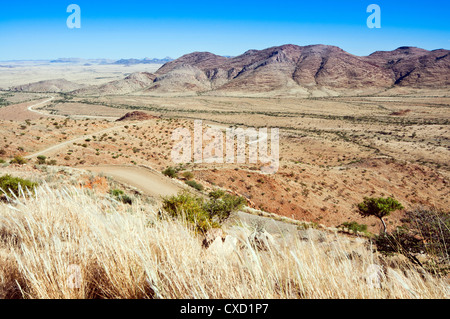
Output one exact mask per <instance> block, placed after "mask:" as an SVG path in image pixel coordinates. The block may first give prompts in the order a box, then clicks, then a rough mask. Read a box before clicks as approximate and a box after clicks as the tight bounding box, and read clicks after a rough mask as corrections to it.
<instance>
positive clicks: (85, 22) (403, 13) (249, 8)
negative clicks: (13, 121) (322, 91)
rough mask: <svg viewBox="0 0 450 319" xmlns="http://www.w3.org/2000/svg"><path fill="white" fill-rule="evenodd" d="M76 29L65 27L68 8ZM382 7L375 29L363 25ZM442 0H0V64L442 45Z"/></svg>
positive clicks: (449, 40)
mask: <svg viewBox="0 0 450 319" xmlns="http://www.w3.org/2000/svg"><path fill="white" fill-rule="evenodd" d="M72 3H74V4H78V5H79V6H80V7H81V29H69V28H67V26H66V19H67V17H68V16H69V13H67V12H66V8H67V6H68V5H69V4H72ZM372 3H374V4H378V5H379V6H380V7H381V29H369V28H368V27H367V25H366V20H367V17H368V16H369V13H367V12H366V8H367V6H368V5H369V4H372ZM449 16H450V1H449V0H441V1H436V0H428V1H416V0H409V1H407V0H368V1H366V0H316V1H311V0H308V1H302V0H295V1H291V0H279V1H274V0H272V1H266V0H257V1H256V0H251V1H246V0H227V1H204V0H191V1H177V0H172V1H164V2H163V1H151V0H147V1H137V0H127V1H92V0H91V1H87V0H69V1H60V0H59V1H45V0H44V1H31V0H30V1H28V0H25V1H2V3H1V4H0V60H3V61H5V60H24V59H54V58H62V57H80V58H111V59H119V58H131V57H134V58H144V57H157V58H162V57H165V56H171V57H173V58H177V57H179V56H181V55H183V54H186V53H190V52H193V51H210V52H213V53H216V54H220V55H238V54H241V53H243V52H245V51H246V50H248V49H263V48H267V47H271V46H275V45H281V44H287V43H292V44H297V45H309V44H319V43H320V44H330V45H336V46H339V47H341V48H342V49H344V50H346V51H348V52H350V53H352V54H356V55H368V54H370V53H372V52H373V51H376V50H393V49H395V48H397V47H399V46H418V47H422V48H425V49H429V50H433V49H439V48H445V49H449V47H450V23H449V21H450V19H449Z"/></svg>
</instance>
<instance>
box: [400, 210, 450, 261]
mask: <svg viewBox="0 0 450 319" xmlns="http://www.w3.org/2000/svg"><path fill="white" fill-rule="evenodd" d="M402 221H403V222H405V226H404V227H405V228H406V229H407V230H408V231H409V232H410V233H411V234H412V235H413V236H415V237H417V238H420V239H421V240H422V241H423V244H424V245H423V248H424V250H425V251H426V252H427V253H428V254H430V255H433V256H438V257H441V258H446V259H447V260H448V259H449V256H450V213H448V212H443V211H436V210H433V209H425V208H418V209H415V210H411V211H407V212H406V218H405V219H403V220H402Z"/></svg>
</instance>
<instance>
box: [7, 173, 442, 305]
mask: <svg viewBox="0 0 450 319" xmlns="http://www.w3.org/2000/svg"><path fill="white" fill-rule="evenodd" d="M8 170H10V171H14V170H18V168H8ZM43 173H44V172H40V173H38V172H31V171H29V172H27V173H25V172H22V173H18V174H21V175H22V176H24V177H25V176H34V178H35V179H36V176H38V175H40V176H41V177H43V176H46V178H47V180H48V184H46V183H43V184H41V186H40V187H38V188H37V190H36V193H35V194H34V195H31V196H29V197H27V198H26V197H19V198H17V199H15V200H14V201H13V202H11V203H9V204H2V205H0V220H1V228H0V234H1V236H0V238H1V241H0V256H1V258H0V265H1V267H0V269H1V270H0V297H1V298H21V297H24V298H448V293H449V291H448V282H447V281H446V280H445V279H444V278H439V277H435V276H432V275H430V274H428V273H426V272H423V271H421V270H420V269H418V268H416V267H414V266H412V265H411V264H410V263H408V262H407V261H405V260H403V259H400V258H386V257H382V256H381V255H379V254H378V253H376V252H375V253H374V252H372V250H371V247H370V246H369V245H368V244H366V243H365V241H364V240H357V239H349V238H346V237H341V236H338V235H336V234H329V233H321V232H319V231H316V230H313V229H309V230H307V231H304V233H303V237H299V236H295V235H291V236H284V237H282V236H277V237H273V239H272V240H269V241H267V242H266V244H265V245H264V246H263V248H261V246H259V248H258V245H255V242H253V241H252V240H251V239H250V238H252V237H251V235H250V234H251V233H252V232H254V231H255V228H254V227H253V226H251V225H245V224H242V223H233V222H230V223H228V224H227V225H226V227H224V229H226V232H227V234H229V236H228V237H227V239H226V240H225V243H222V241H219V242H217V241H216V242H214V243H213V245H211V246H209V248H207V249H205V248H203V247H202V242H201V237H200V236H198V235H197V234H196V233H195V232H194V231H193V230H192V229H191V228H190V227H189V225H186V224H184V223H182V222H180V221H178V220H173V219H171V218H167V217H165V215H162V216H161V215H158V214H157V213H156V212H155V207H154V205H152V204H151V203H148V202H146V201H145V200H143V199H142V198H141V197H139V196H137V197H136V198H134V201H135V202H134V204H133V205H131V206H130V205H126V204H123V203H120V202H117V201H116V200H114V199H113V198H111V197H110V196H108V195H104V194H102V192H101V191H97V189H96V188H94V189H90V188H89V187H88V188H86V187H83V188H79V187H77V186H73V185H70V183H67V182H66V183H61V182H60V181H59V178H58V177H57V175H58V174H57V173H58V169H55V168H49V171H47V172H46V175H44V174H43ZM16 174H17V172H16ZM73 174H75V176H74V177H79V176H78V175H76V174H79V172H78V173H76V171H75V173H74V171H73V170H71V169H65V175H66V178H67V176H72V175H73ZM38 179H39V178H38ZM56 185H57V187H56ZM231 239H234V242H233V241H232V240H231ZM233 243H234V244H233ZM373 264H377V265H380V268H379V269H375V270H374V269H373V268H372V267H373V266H371V265H373ZM73 265H77V267H79V268H77V269H79V270H80V272H79V273H77V274H79V277H77V278H78V279H79V280H78V279H77V281H73V280H72V281H70V279H73V274H74V270H73V269H74V268H73V267H74V266H73ZM77 276H78V275H77ZM75 282H76V283H79V286H78V288H76V289H74V288H73V283H75Z"/></svg>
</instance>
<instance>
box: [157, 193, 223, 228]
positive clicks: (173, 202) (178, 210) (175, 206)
mask: <svg viewBox="0 0 450 319" xmlns="http://www.w3.org/2000/svg"><path fill="white" fill-rule="evenodd" d="M203 205H204V200H203V198H201V197H197V196H193V195H191V194H189V193H188V192H182V193H180V194H178V195H175V196H171V197H166V198H164V199H163V206H162V208H163V209H164V210H165V211H166V212H167V213H168V214H169V215H170V216H171V217H176V218H182V219H183V220H185V221H187V222H189V223H190V224H192V225H193V226H194V228H195V230H196V231H197V232H200V233H204V232H206V231H207V230H208V229H210V228H213V227H219V226H220V225H219V224H217V223H215V222H213V221H212V219H211V217H210V215H209V214H208V213H207V212H206V211H205V210H204V209H203Z"/></svg>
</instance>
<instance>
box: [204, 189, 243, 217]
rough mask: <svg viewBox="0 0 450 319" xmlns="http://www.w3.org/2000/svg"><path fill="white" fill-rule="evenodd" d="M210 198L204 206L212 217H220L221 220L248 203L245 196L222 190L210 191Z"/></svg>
mask: <svg viewBox="0 0 450 319" xmlns="http://www.w3.org/2000/svg"><path fill="white" fill-rule="evenodd" d="M209 198H210V200H209V201H208V202H206V203H205V204H204V207H203V208H204V210H205V211H207V212H208V214H209V215H210V217H211V218H218V219H219V221H220V222H222V221H224V220H226V219H227V218H228V217H230V214H231V213H232V212H235V211H238V210H240V209H242V207H244V205H245V204H246V203H247V201H246V200H245V198H244V197H240V196H234V195H231V194H228V193H225V192H224V191H222V190H216V191H212V192H210V193H209Z"/></svg>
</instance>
